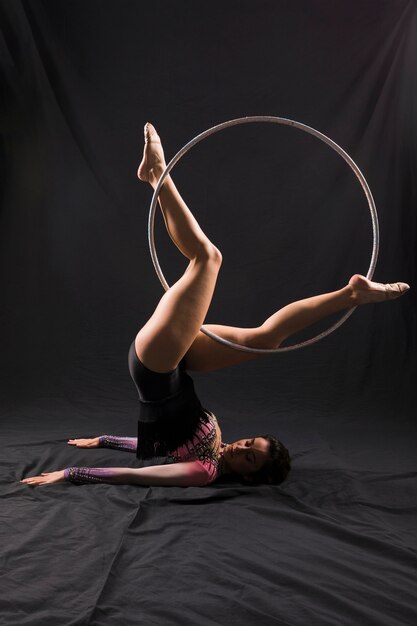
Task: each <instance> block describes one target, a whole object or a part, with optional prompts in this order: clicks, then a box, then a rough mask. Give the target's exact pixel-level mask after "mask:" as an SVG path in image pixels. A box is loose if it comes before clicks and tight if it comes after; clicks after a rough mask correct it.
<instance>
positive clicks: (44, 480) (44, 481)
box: [20, 470, 65, 487]
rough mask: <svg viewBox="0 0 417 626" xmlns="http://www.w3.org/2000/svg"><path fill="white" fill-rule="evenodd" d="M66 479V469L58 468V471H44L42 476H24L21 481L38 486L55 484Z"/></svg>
mask: <svg viewBox="0 0 417 626" xmlns="http://www.w3.org/2000/svg"><path fill="white" fill-rule="evenodd" d="M64 481H65V478H64V470H58V471H57V472H43V474H41V475H40V476H32V477H31V478H24V479H23V480H21V481H20V482H21V483H25V485H31V486H33V487H36V486H37V485H53V484H55V483H63V482H64Z"/></svg>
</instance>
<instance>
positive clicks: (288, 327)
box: [186, 274, 409, 371]
mask: <svg viewBox="0 0 417 626" xmlns="http://www.w3.org/2000/svg"><path fill="white" fill-rule="evenodd" d="M408 289H409V286H408V285H407V284H406V283H394V284H388V285H382V284H380V283H374V282H371V281H369V280H367V279H366V278H364V277H363V276H360V275H358V274H355V275H354V276H352V278H351V279H350V281H349V284H348V285H346V287H343V288H342V289H339V290H337V291H332V292H330V293H325V294H321V295H317V296H313V297H312V298H306V299H304V300H299V301H298V302H292V303H291V304H288V305H287V306H285V307H284V308H282V309H280V310H279V311H277V312H276V313H274V314H273V315H271V317H269V318H268V319H267V320H266V321H265V322H264V323H263V324H262V325H261V326H258V327H257V328H234V327H231V326H219V325H210V324H208V325H207V326H206V328H207V329H208V330H211V331H212V332H214V333H215V334H216V335H219V336H220V337H224V338H225V339H229V340H230V341H234V342H236V343H239V344H241V345H244V346H248V347H252V348H267V349H268V348H278V347H279V345H280V344H281V343H282V342H283V341H284V339H286V338H287V337H290V336H291V335H293V334H294V333H296V332H298V331H300V330H303V329H304V328H307V327H308V326H311V324H314V323H316V322H318V321H319V320H321V319H323V318H324V317H327V316H328V315H331V314H332V313H337V312H338V311H342V310H344V309H349V308H352V307H354V306H358V305H362V304H368V303H376V302H383V301H385V300H392V299H395V298H397V297H399V296H401V295H402V294H403V293H405V292H406V291H408ZM259 356H260V355H258V354H252V353H248V352H242V351H239V350H235V349H233V348H228V347H227V346H223V345H222V344H219V343H218V342H216V341H214V339H211V338H210V337H207V336H206V335H204V333H202V332H200V333H199V334H198V336H197V337H196V339H195V341H194V343H193V345H192V346H191V348H190V350H189V351H188V353H187V357H186V358H187V367H188V368H189V369H191V370H195V371H211V370H215V369H221V368H223V367H228V366H231V365H236V364H237V363H242V362H244V361H250V360H253V359H256V358H259Z"/></svg>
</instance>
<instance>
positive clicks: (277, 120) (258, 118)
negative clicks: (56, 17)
mask: <svg viewBox="0 0 417 626" xmlns="http://www.w3.org/2000/svg"><path fill="white" fill-rule="evenodd" d="M253 122H272V123H274V124H283V125H285V126H293V127H295V128H298V129H299V130H303V131H305V132H307V133H310V135H314V137H317V138H318V139H320V140H321V141H323V142H324V143H326V144H327V145H328V146H330V147H331V148H333V150H335V151H336V152H337V153H338V154H339V155H340V156H341V157H342V158H343V159H344V160H345V161H346V163H347V164H348V165H349V166H350V167H351V169H352V170H353V172H354V174H355V175H356V177H357V178H358V180H359V182H360V184H361V186H362V189H363V190H364V192H365V196H366V199H367V200H368V205H369V211H370V213H371V220H372V233H373V244H372V255H371V261H370V264H369V269H368V272H367V274H366V277H367V278H369V279H371V278H372V276H373V274H374V271H375V266H376V262H377V258H378V249H379V226H378V215H377V211H376V207H375V202H374V199H373V197H372V193H371V190H370V189H369V186H368V183H367V182H366V180H365V177H364V175H363V174H362V172H361V171H360V169H359V167H358V166H357V165H356V163H355V162H354V161H353V159H351V157H350V156H349V155H348V154H347V153H346V152H345V151H344V150H343V149H342V148H341V147H340V146H338V145H337V143H335V142H334V141H332V139H330V138H329V137H327V136H326V135H323V133H320V132H319V131H318V130H315V129H314V128H311V127H310V126H306V125H305V124H301V122H295V121H294V120H290V119H287V118H284V117H274V116H269V115H254V116H250V117H240V118H238V119H235V120H229V121H228V122H223V123H222V124H218V125H217V126H213V127H212V128H209V129H208V130H205V131H204V132H202V133H200V134H199V135H197V136H196V137H194V139H191V141H189V142H188V143H187V144H186V145H185V146H184V147H183V148H181V150H179V152H177V154H176V155H175V156H174V157H173V158H172V159H171V161H170V162H169V163H168V165H167V166H166V168H165V170H164V172H163V174H162V176H161V178H160V179H159V182H158V185H157V187H156V189H155V191H154V194H153V197H152V202H151V206H150V210H149V222H148V239H149V248H150V252H151V257H152V262H153V264H154V267H155V270H156V273H157V275H158V278H159V280H160V282H161V284H162V286H163V288H164V289H165V291H167V290H168V289H169V287H170V286H169V285H168V283H167V281H166V280H165V277H164V275H163V273H162V270H161V266H160V265H159V260H158V256H157V254H156V248H155V238H154V224H155V211H156V206H157V202H158V196H159V193H160V191H161V187H162V185H163V183H164V180H165V178H166V177H167V176H168V174H169V173H170V171H171V170H172V168H173V167H174V165H175V164H176V163H178V161H179V160H180V159H181V158H182V157H183V156H184V154H186V152H188V150H190V149H191V148H192V147H193V146H195V145H196V144H197V143H199V142H200V141H203V139H206V137H209V136H210V135H214V133H218V132H220V131H221V130H225V129H226V128H230V127H232V126H238V125H239V124H251V123H253ZM355 309H356V307H354V308H352V309H349V311H348V312H347V313H345V314H344V315H343V316H342V317H341V318H340V320H338V321H337V322H336V323H335V324H333V326H330V328H328V329H327V330H325V331H323V332H322V333H320V334H318V335H316V336H314V337H312V338H311V339H307V340H306V341H302V342H301V343H297V344H294V345H291V346H284V347H283V348H272V349H266V348H250V347H248V346H242V345H241V344H239V343H235V342H233V341H229V340H228V339H224V338H223V337H219V336H218V335H215V334H214V333H212V332H211V331H209V330H207V329H206V328H204V326H202V327H201V331H202V332H203V333H204V334H205V335H207V336H208V337H211V338H212V339H214V340H215V341H217V342H218V343H221V344H223V345H224V346H228V347H229V348H234V349H235V350H241V351H242V352H253V353H256V354H266V353H268V354H269V353H275V352H288V351H289V350H297V349H298V348H304V347H306V346H309V345H311V344H312V343H315V342H316V341H319V340H320V339H323V337H327V335H330V333H332V332H333V331H334V330H336V328H339V326H341V325H342V324H343V323H344V322H345V321H346V320H347V319H348V317H350V316H351V315H352V313H353V311H354V310H355Z"/></svg>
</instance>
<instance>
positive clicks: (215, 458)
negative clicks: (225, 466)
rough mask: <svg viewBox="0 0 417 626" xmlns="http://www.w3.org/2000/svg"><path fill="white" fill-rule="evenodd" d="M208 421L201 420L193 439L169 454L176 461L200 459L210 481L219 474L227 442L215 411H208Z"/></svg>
mask: <svg viewBox="0 0 417 626" xmlns="http://www.w3.org/2000/svg"><path fill="white" fill-rule="evenodd" d="M207 415H208V421H207V423H204V422H203V421H201V422H200V424H199V427H198V429H197V430H196V432H195V434H194V436H193V438H192V439H190V440H189V441H187V442H186V443H185V444H183V445H182V446H179V447H178V448H176V449H175V450H173V451H172V452H171V453H170V454H169V455H168V456H169V458H170V459H172V460H173V461H174V463H181V462H185V461H200V462H201V463H202V464H203V465H204V467H205V469H206V470H207V471H208V473H209V475H210V482H212V481H213V480H215V479H216V478H217V476H218V475H219V461H220V459H221V457H222V450H223V449H224V448H225V446H226V444H225V443H222V433H221V430H220V426H219V424H218V422H217V419H216V417H215V415H213V413H208V414H207Z"/></svg>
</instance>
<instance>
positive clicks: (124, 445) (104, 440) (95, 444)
mask: <svg viewBox="0 0 417 626" xmlns="http://www.w3.org/2000/svg"><path fill="white" fill-rule="evenodd" d="M67 443H68V444H69V445H70V446H76V447H77V448H113V449H115V450H126V452H136V450H137V447H138V439H137V437H116V436H115V435H100V436H99V437H93V438H92V439H69V440H68V442H67Z"/></svg>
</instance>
